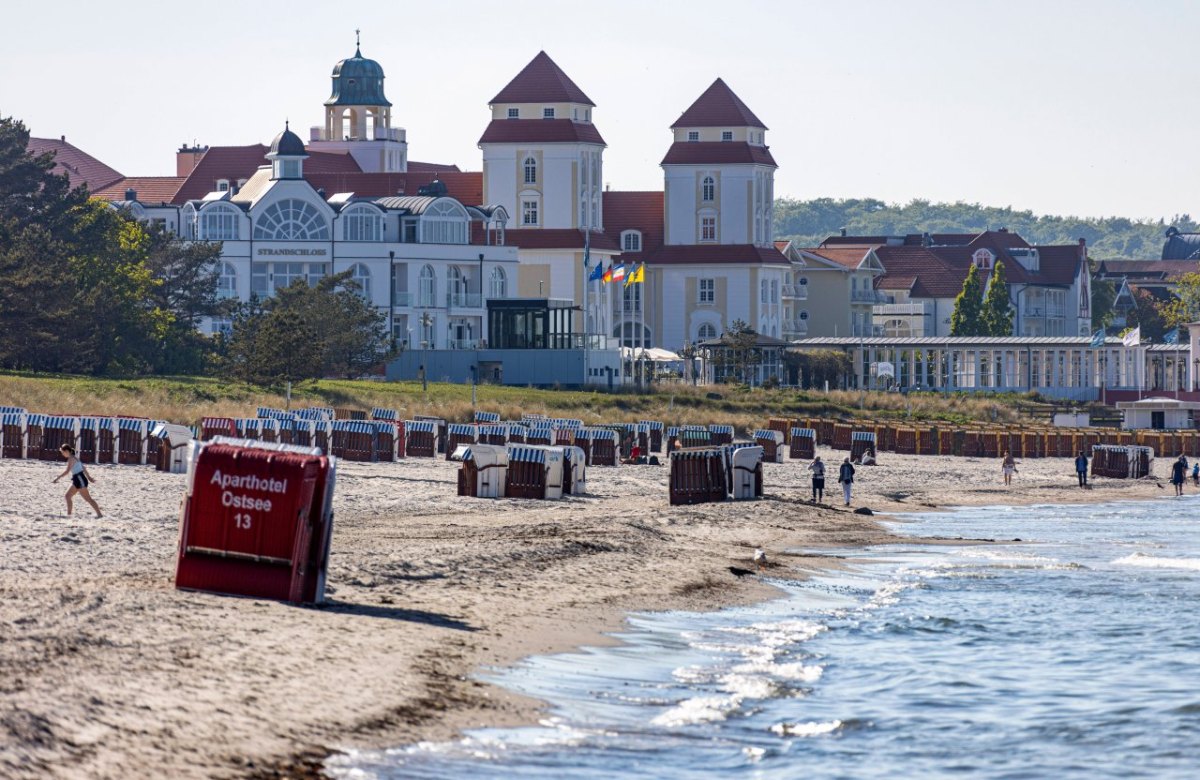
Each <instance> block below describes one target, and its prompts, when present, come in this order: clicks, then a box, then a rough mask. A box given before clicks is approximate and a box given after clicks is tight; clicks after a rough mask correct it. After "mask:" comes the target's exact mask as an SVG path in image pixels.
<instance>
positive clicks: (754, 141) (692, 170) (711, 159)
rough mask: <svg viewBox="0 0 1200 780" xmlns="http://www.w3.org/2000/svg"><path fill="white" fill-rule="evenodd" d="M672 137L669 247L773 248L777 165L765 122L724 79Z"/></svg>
mask: <svg viewBox="0 0 1200 780" xmlns="http://www.w3.org/2000/svg"><path fill="white" fill-rule="evenodd" d="M671 132H672V133H673V134H674V142H673V143H672V144H671V148H670V149H668V150H667V155H666V157H664V158H663V161H662V167H663V171H664V176H665V187H666V202H667V208H666V235H665V241H666V243H667V244H668V245H671V244H674V245H686V244H750V245H753V246H756V247H770V246H771V233H772V222H771V213H772V204H773V202H774V188H775V168H776V167H777V166H776V165H775V159H774V158H773V157H772V156H771V151H770V149H769V148H768V147H767V144H766V134H767V126H766V125H765V124H763V122H762V120H760V119H759V118H758V117H757V116H755V115H754V112H753V111H751V110H750V108H749V107H748V106H747V105H746V104H745V103H743V102H742V100H741V98H739V97H738V96H737V95H735V94H734V92H733V90H731V89H730V88H729V86H728V85H727V84H726V83H725V82H724V81H722V80H721V79H717V80H716V81H714V82H713V83H712V86H710V87H709V88H708V89H706V90H705V91H704V94H702V95H701V96H700V97H699V98H697V99H696V102H694V103H692V105H691V106H689V107H688V109H687V110H686V111H684V112H683V114H681V115H680V117H679V119H677V120H675V124H673V125H671Z"/></svg>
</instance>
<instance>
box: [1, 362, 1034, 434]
mask: <svg viewBox="0 0 1200 780" xmlns="http://www.w3.org/2000/svg"><path fill="white" fill-rule="evenodd" d="M477 396H478V404H477V405H478V408H480V409H484V410H488V411H495V412H499V413H500V415H501V417H502V418H503V419H506V420H510V419H520V417H521V414H522V413H526V412H528V413H541V414H546V415H549V416H552V417H577V418H580V419H582V420H584V421H585V422H586V423H595V422H621V421H635V420H639V419H652V420H662V421H664V422H666V423H668V424H670V425H681V424H688V423H702V424H708V423H728V424H732V425H734V426H735V427H736V428H737V429H738V430H739V431H746V430H753V429H754V428H758V427H762V426H763V424H764V423H765V421H766V419H767V418H768V417H775V416H788V415H791V416H806V415H811V416H837V417H841V416H861V417H873V418H879V419H897V418H904V417H909V416H911V418H912V419H914V420H938V421H945V422H968V421H980V422H993V421H995V422H1001V423H1006V422H1007V423H1011V422H1019V421H1020V420H1021V419H1022V410H1024V412H1025V413H1028V412H1029V411H1030V410H1031V409H1033V410H1035V411H1036V405H1031V404H1032V402H1030V401H1029V400H1028V399H1026V398H1023V397H1019V396H997V397H982V396H967V395H957V396H939V395H931V394H913V395H910V396H907V397H906V396H901V395H897V394H894V393H858V392H848V391H832V392H829V393H823V392H818V391H813V392H797V391H795V390H747V389H744V388H738V387H734V386H718V387H699V388H696V387H689V386H685V385H672V386H667V387H662V388H659V389H657V390H655V391H654V392H648V393H633V392H619V393H609V392H600V391H580V390H534V389H530V388H521V387H502V386H497V385H480V386H479V387H478V388H477ZM0 406H23V407H25V408H27V409H29V410H30V411H35V412H45V413H57V414H103V415H120V414H126V415H135V416H140V417H151V418H154V419H159V420H169V421H172V422H178V423H183V424H185V425H191V424H194V423H196V422H197V421H198V420H199V419H200V418H201V417H203V416H215V417H253V416H254V415H255V410H256V408H257V407H259V406H274V407H278V408H284V407H285V406H287V400H286V399H285V398H284V396H283V395H282V394H279V393H275V392H270V391H264V390H261V389H258V388H253V387H250V386H247V385H241V384H238V383H234V382H229V381H227V380H222V379H213V378H204V377H154V378H142V379H99V378H93V377H76V376H42V375H29V374H12V373H8V374H4V373H0ZM291 406H292V407H293V408H295V407H301V406H337V407H350V408H356V409H364V410H370V409H371V408H372V407H385V408H389V409H395V410H397V411H398V412H399V413H400V416H401V417H402V418H411V417H412V416H413V415H415V414H428V415H437V416H440V417H444V418H446V419H448V420H452V421H465V420H469V419H471V412H472V406H471V388H470V386H469V385H464V384H445V383H433V382H431V383H430V384H429V389H428V391H423V390H422V389H421V383H420V382H376V381H349V380H332V379H331V380H322V381H319V382H315V383H307V384H305V385H303V386H302V387H300V388H297V389H294V390H293V393H292V400H291ZM860 406H861V408H860Z"/></svg>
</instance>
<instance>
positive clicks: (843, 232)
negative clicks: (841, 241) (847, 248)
mask: <svg viewBox="0 0 1200 780" xmlns="http://www.w3.org/2000/svg"><path fill="white" fill-rule="evenodd" d="M840 232H841V234H842V238H845V237H846V228H841V231H840Z"/></svg>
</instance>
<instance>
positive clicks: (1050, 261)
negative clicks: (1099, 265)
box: [875, 236, 1080, 298]
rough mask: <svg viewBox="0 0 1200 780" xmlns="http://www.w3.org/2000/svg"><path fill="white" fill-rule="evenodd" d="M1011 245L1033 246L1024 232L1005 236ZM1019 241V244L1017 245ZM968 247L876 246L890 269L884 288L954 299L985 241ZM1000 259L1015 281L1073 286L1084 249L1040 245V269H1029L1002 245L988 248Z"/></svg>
mask: <svg viewBox="0 0 1200 780" xmlns="http://www.w3.org/2000/svg"><path fill="white" fill-rule="evenodd" d="M1001 242H1002V243H1008V244H1010V245H1011V248H1017V247H1020V246H1022V245H1023V246H1028V244H1025V242H1024V239H1021V238H1020V237H1019V236H1017V237H1016V240H1008V239H1001ZM1018 242H1019V243H1018ZM986 243H989V241H984V242H981V244H974V242H973V243H972V244H969V245H965V246H961V245H960V246H932V247H922V246H881V247H878V248H877V249H876V250H875V254H876V255H877V256H878V257H879V261H880V262H881V263H882V264H883V267H884V270H885V273H884V275H883V276H882V277H880V278H879V279H877V280H876V287H878V288H880V289H884V290H911V291H912V295H913V296H915V297H928V298H953V297H954V296H956V295H958V293H959V292H961V291H962V285H963V281H964V280H965V279H966V278H967V272H968V270H969V269H970V267H971V264H972V256H973V255H974V253H975V251H976V250H977V249H978V248H979V247H980V245H982V244H986ZM987 248H988V249H991V250H992V251H993V253H994V254H995V255H996V260H998V261H1000V262H1003V263H1004V276H1005V279H1006V280H1007V281H1008V283H1010V284H1033V285H1052V286H1060V287H1069V286H1070V285H1071V284H1073V283H1074V281H1075V275H1076V272H1077V271H1078V268H1079V263H1080V253H1079V247H1078V246H1075V245H1070V244H1067V245H1061V246H1041V247H1035V248H1036V249H1037V251H1038V270H1037V271H1030V270H1028V269H1026V268H1025V267H1024V266H1023V265H1021V263H1020V262H1019V261H1018V260H1017V259H1016V258H1014V257H1013V256H1012V255H1010V254H1009V253H1008V252H1007V251H1005V249H1004V248H1003V247H1001V248H999V249H997V248H996V247H995V246H988V247H987Z"/></svg>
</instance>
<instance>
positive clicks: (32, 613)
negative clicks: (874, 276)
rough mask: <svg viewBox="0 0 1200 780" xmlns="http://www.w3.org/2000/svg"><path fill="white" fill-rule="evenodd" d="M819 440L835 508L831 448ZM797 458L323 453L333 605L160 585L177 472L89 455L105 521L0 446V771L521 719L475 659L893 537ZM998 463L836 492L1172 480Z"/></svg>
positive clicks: (306, 744) (965, 464)
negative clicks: (704, 496)
mask: <svg viewBox="0 0 1200 780" xmlns="http://www.w3.org/2000/svg"><path fill="white" fill-rule="evenodd" d="M821 454H822V455H823V457H824V458H825V460H826V461H827V462H828V463H829V465H830V467H831V468H830V477H831V478H830V479H829V480H828V483H829V485H830V488H831V489H830V491H829V493H830V496H829V498H830V500H831V501H834V502H836V503H837V504H840V503H841V500H840V490H838V488H837V485H836V483H835V480H834V479H833V478H832V475H833V474H834V473H836V464H837V463H839V462H840V461H841V458H842V457H843V456H844V453H838V452H834V451H827V450H822V451H821ZM806 466H807V464H806V463H799V462H787V463H783V464H767V465H766V466H765V470H766V474H765V492H766V497H765V498H764V499H763V500H761V501H756V502H736V503H734V502H730V503H725V504H706V505H699V506H691V507H686V506H682V507H672V506H670V505H669V504H668V503H667V468H666V467H665V466H663V467H657V468H656V467H629V466H623V467H619V468H615V469H614V468H593V469H590V470H589V474H588V488H589V493H588V495H586V496H581V497H575V498H567V499H565V500H563V501H556V502H541V501H527V500H510V499H499V500H487V499H466V498H458V497H457V496H456V495H455V471H456V469H457V467H458V465H457V464H452V463H447V462H445V461H441V460H438V461H431V460H428V459H410V460H407V461H404V462H401V463H395V464H353V463H344V462H343V463H341V464H340V465H339V473H338V484H337V492H336V496H335V502H334V507H335V512H336V524H335V534H334V540H333V552H332V559H331V570H330V594H329V601H328V603H327V604H325V605H323V606H321V607H317V608H298V607H292V606H288V605H284V604H279V603H275V602H269V601H263V600H259V599H248V598H231V597H224V596H215V595H208V594H201V593H188V592H181V591H176V590H175V589H174V587H173V576H174V565H175V553H176V544H177V534H178V523H179V505H180V499H181V497H182V494H183V485H184V477H183V476H182V475H171V474H160V473H157V472H155V471H153V470H151V469H149V468H138V467H128V466H124V467H119V466H105V467H89V471H91V472H92V473H93V476H95V477H96V478H97V482H96V484H95V485H94V489H93V495H94V496H95V497H96V498H97V500H98V501H99V502H100V504H101V506H102V507H103V508H104V510H105V513H106V517H105V518H104V519H102V520H95V519H92V517H91V513H90V512H89V511H87V508H86V506H84V505H83V504H82V503H81V502H80V503H77V506H76V515H75V517H73V518H67V517H65V508H64V505H63V502H62V493H63V492H64V491H65V486H63V485H61V484H60V485H51V484H50V480H51V479H53V477H54V476H55V475H56V474H58V473H59V472H60V471H61V470H62V467H61V465H59V464H52V463H41V462H32V461H7V460H0V485H3V486H4V487H3V492H2V494H0V776H2V777H6V778H8V777H12V778H43V777H70V778H84V777H86V778H97V777H114V778H115V777H122V778H127V777H181V778H192V777H276V776H297V775H302V774H304V773H306V772H314V771H317V770H318V769H319V765H320V759H321V757H323V756H325V755H327V754H328V753H329V752H331V751H336V750H338V749H339V748H341V747H345V746H355V747H385V746H392V745H396V744H400V743H405V742H411V741H415V740H420V739H444V738H448V737H450V736H452V735H453V734H455V733H457V732H458V731H459V730H461V729H464V728H470V727H476V726H484V725H501V724H513V723H521V722H529V721H531V720H533V719H535V718H536V717H537V707H538V705H537V702H533V701H528V700H524V699H520V698H518V697H516V696H513V695H511V694H508V693H506V692H505V691H503V690H500V689H497V688H495V687H493V686H490V685H486V684H483V683H481V682H478V681H476V680H474V679H472V673H473V672H474V671H475V670H476V669H478V668H479V667H480V666H484V665H503V664H509V663H512V662H514V661H516V660H517V659H519V658H521V657H524V656H527V655H530V654H536V653H546V652H551V651H556V650H564V649H568V648H570V647H574V646H578V645H580V644H596V643H598V642H603V641H605V639H604V636H603V633H604V632H605V631H611V630H614V629H616V628H618V627H619V626H620V623H621V620H622V616H623V615H624V614H625V613H626V612H627V611H631V610H653V609H666V608H684V609H711V608H717V607H720V606H724V605H729V604H733V603H745V602H749V601H753V600H760V599H763V598H769V597H771V596H772V594H774V593H775V592H776V591H775V590H774V589H773V588H771V586H770V585H769V583H768V582H764V581H761V580H760V579H759V578H758V577H757V576H745V577H737V576H734V575H733V574H731V573H730V571H729V567H730V566H734V567H740V568H745V569H750V568H753V564H752V563H751V555H752V552H753V550H754V548H756V547H761V548H763V549H765V550H766V551H767V554H768V559H769V561H770V566H769V569H768V571H767V572H766V573H767V574H768V575H770V576H772V577H776V576H778V577H787V578H800V577H803V576H805V572H806V571H812V570H813V569H816V568H819V567H822V566H828V565H836V560H834V559H830V558H824V557H822V556H821V555H820V554H819V549H820V548H821V547H829V546H836V547H845V546H850V545H868V544H876V543H883V542H887V541H890V540H892V539H893V537H892V536H891V535H890V534H889V533H888V532H887V531H886V530H885V529H884V528H883V527H881V526H880V525H879V524H878V523H877V522H876V519H877V518H873V517H868V516H864V515H858V514H854V513H852V512H850V511H846V510H845V509H844V508H843V507H841V506H813V505H811V504H809V503H808V502H807V499H808V496H809V487H808V485H809V472H808V471H807V468H806ZM1019 468H1020V472H1019V473H1018V475H1017V477H1016V479H1015V481H1014V485H1013V486H1012V487H1011V488H1005V487H1004V486H1003V485H1002V484H1001V477H1000V464H999V462H998V461H996V460H978V459H970V458H948V457H932V456H924V457H922V456H902V455H893V454H890V453H884V454H883V457H882V464H881V465H879V466H868V467H860V468H859V469H858V476H859V482H858V484H857V485H856V490H855V498H854V502H853V506H852V507H851V509H854V508H857V507H862V506H866V507H870V508H871V509H873V510H875V511H876V512H904V511H927V510H929V509H930V508H942V507H947V506H952V505H968V504H973V505H986V504H1014V503H1038V502H1053V503H1061V502H1067V501H1097V502H1099V501H1106V500H1117V499H1132V498H1147V497H1156V496H1164V495H1170V494H1171V492H1172V491H1171V490H1170V486H1169V485H1167V486H1166V489H1165V490H1163V489H1160V488H1159V487H1157V485H1156V484H1155V482H1154V481H1153V480H1149V481H1138V482H1130V481H1122V480H1099V481H1098V484H1097V485H1096V487H1095V489H1094V490H1090V491H1084V490H1081V489H1079V488H1078V487H1077V486H1076V480H1075V475H1074V473H1073V465H1072V463H1071V461H1070V460H1068V459H1045V460H1031V461H1027V462H1024V463H1021V464H1020V466H1019ZM1164 468H1165V464H1162V463H1160V464H1158V471H1159V472H1160V473H1161V472H1162V471H1163V469H1164ZM1191 490H1192V489H1191V488H1189V492H1191ZM834 493H836V494H837V495H832V494H834ZM796 549H805V550H808V551H810V554H804V555H792V554H788V553H787V552H786V551H788V550H796Z"/></svg>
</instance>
